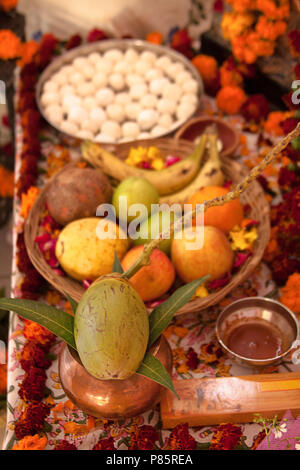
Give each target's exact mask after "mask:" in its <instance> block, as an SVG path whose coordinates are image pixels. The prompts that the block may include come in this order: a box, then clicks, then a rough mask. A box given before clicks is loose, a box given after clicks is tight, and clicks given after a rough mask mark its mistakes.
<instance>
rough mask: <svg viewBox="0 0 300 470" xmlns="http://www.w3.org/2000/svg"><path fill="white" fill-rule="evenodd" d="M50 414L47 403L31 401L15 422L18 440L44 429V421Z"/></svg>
mask: <svg viewBox="0 0 300 470" xmlns="http://www.w3.org/2000/svg"><path fill="white" fill-rule="evenodd" d="M49 414H50V408H49V406H47V405H45V403H30V404H29V405H28V406H27V408H26V409H25V411H24V412H23V413H22V415H21V416H20V418H19V420H18V421H17V422H16V423H15V434H16V437H17V439H18V440H20V439H22V438H23V437H25V436H28V435H31V436H33V435H34V434H36V433H38V432H40V431H42V429H43V427H44V421H45V419H46V418H47V416H49Z"/></svg>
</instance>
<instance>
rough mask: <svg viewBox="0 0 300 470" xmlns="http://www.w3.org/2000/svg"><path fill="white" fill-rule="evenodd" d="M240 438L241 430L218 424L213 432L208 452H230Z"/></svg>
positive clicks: (230, 425)
mask: <svg viewBox="0 0 300 470" xmlns="http://www.w3.org/2000/svg"><path fill="white" fill-rule="evenodd" d="M241 436H242V429H241V427H240V426H236V425H235V424H231V423H228V424H220V426H218V428H217V430H216V431H215V432H214V434H213V437H212V440H211V445H210V448H209V449H210V450H232V449H234V448H235V447H236V446H237V444H238V443H239V441H240V439H241Z"/></svg>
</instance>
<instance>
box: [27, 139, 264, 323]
mask: <svg viewBox="0 0 300 470" xmlns="http://www.w3.org/2000/svg"><path fill="white" fill-rule="evenodd" d="M137 143H138V145H142V143H141V141H137ZM134 145H135V143H132V142H130V143H128V144H127V143H126V144H125V143H124V144H122V145H119V146H118V150H117V149H115V151H116V152H117V154H118V155H119V156H121V155H122V154H123V153H125V151H126V150H128V148H130V147H132V146H134ZM148 145H149V141H148ZM151 145H155V146H158V147H166V148H171V150H173V149H174V148H177V149H178V148H179V149H181V150H183V149H184V150H185V152H186V155H187V154H189V153H190V152H191V151H192V150H193V149H194V148H195V147H194V144H192V143H191V142H189V141H185V140H183V139H181V140H180V141H178V140H177V141H174V139H167V138H166V139H163V138H162V139H155V140H151ZM121 158H122V157H121ZM221 161H222V167H223V170H224V173H225V175H227V176H229V177H230V176H231V177H232V176H233V175H235V177H234V178H233V179H232V180H233V183H237V182H239V181H240V180H241V178H242V177H243V176H244V175H245V174H247V170H246V169H245V167H243V166H242V165H241V164H240V163H238V162H237V161H236V160H232V159H230V158H229V157H222V158H221ZM74 166H76V163H69V164H67V165H66V166H65V167H63V168H62V170H60V171H59V172H58V173H56V174H55V175H54V176H53V177H52V178H51V179H50V180H49V181H48V182H47V183H46V184H45V185H44V186H43V188H42V189H41V191H40V193H39V195H38V197H37V199H36V200H35V202H34V204H33V207H32V209H31V211H30V212H29V215H28V217H27V219H26V220H25V225H24V238H25V245H26V248H27V252H28V256H29V258H30V261H31V262H32V264H33V265H34V267H35V268H36V270H37V271H38V272H39V273H40V274H41V275H42V276H43V277H44V278H45V279H46V280H47V281H48V282H49V283H50V284H51V285H52V286H53V287H55V288H56V289H57V290H58V291H60V292H61V293H62V294H65V293H67V294H69V295H70V296H71V297H72V298H74V300H76V301H79V300H80V298H81V296H82V294H83V293H84V292H85V289H84V287H83V286H82V284H81V283H80V282H79V281H76V280H74V279H71V278H70V277H69V276H67V275H65V276H60V275H59V274H57V273H56V272H55V271H53V269H52V268H51V267H50V266H49V265H48V264H47V263H46V261H45V259H44V256H43V254H42V252H41V251H40V249H39V247H38V244H37V243H36V242H35V241H34V240H35V238H36V237H37V236H38V234H39V227H40V225H39V221H40V217H41V213H42V212H43V211H44V208H45V201H46V195H47V191H48V188H49V187H50V184H52V181H53V179H54V178H56V177H57V176H58V174H61V173H63V172H64V171H68V169H70V168H71V167H74ZM229 169H231V170H230V171H229ZM245 195H247V198H248V199H249V198H250V202H249V201H248V200H247V203H248V204H250V207H251V209H252V210H254V212H255V214H256V217H255V218H256V220H258V221H259V225H258V238H257V240H256V241H255V243H254V247H253V253H252V256H250V257H249V258H248V259H247V260H246V262H245V263H244V264H243V266H242V267H241V269H239V271H238V272H237V273H236V274H234V275H233V276H232V278H231V280H230V282H229V283H228V284H227V285H226V286H224V287H223V288H221V289H220V290H218V291H217V292H214V293H211V294H209V295H208V296H207V297H204V298H196V299H194V300H191V301H190V302H189V303H188V304H186V305H185V306H184V307H183V308H181V309H180V310H179V311H178V312H177V313H176V315H181V314H185V313H193V312H199V311H200V310H202V309H204V308H207V307H210V306H213V305H215V304H217V303H218V302H220V301H221V300H222V299H223V298H224V297H225V296H226V295H227V294H228V293H229V292H230V291H231V290H232V289H234V288H235V287H237V286H238V285H239V284H241V283H242V282H243V281H245V280H246V279H247V278H248V277H249V276H250V274H251V273H252V272H253V270H254V269H255V268H256V266H257V265H258V264H259V262H260V261H261V259H262V257H263V254H264V251H265V248H266V246H267V243H268V241H269V237H270V217H269V211H270V208H269V204H268V203H267V200H266V198H265V195H264V192H263V189H262V187H261V186H260V184H259V183H258V182H257V181H253V182H252V183H251V185H250V186H249V188H247V190H246V191H245V193H243V194H242V195H241V199H242V200H243V199H245Z"/></svg>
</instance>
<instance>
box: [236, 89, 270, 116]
mask: <svg viewBox="0 0 300 470" xmlns="http://www.w3.org/2000/svg"><path fill="white" fill-rule="evenodd" d="M240 112H241V114H242V116H244V118H245V119H247V121H252V120H253V121H255V122H260V121H261V120H262V119H266V117H267V116H268V114H269V112H270V106H269V103H268V101H267V99H266V98H265V97H264V95H262V94H256V95H252V96H250V97H249V98H248V99H247V100H246V101H245V102H244V103H243V104H242V106H241V109H240Z"/></svg>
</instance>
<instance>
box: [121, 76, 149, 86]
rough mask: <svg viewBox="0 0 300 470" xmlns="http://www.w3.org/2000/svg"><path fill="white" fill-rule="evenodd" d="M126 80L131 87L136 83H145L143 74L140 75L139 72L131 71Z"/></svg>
mask: <svg viewBox="0 0 300 470" xmlns="http://www.w3.org/2000/svg"><path fill="white" fill-rule="evenodd" d="M125 81H126V83H127V85H128V86H129V87H131V86H132V85H136V84H137V83H145V81H144V79H143V78H142V76H141V75H138V74H137V73H129V74H128V75H127V76H126V78H125Z"/></svg>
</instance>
